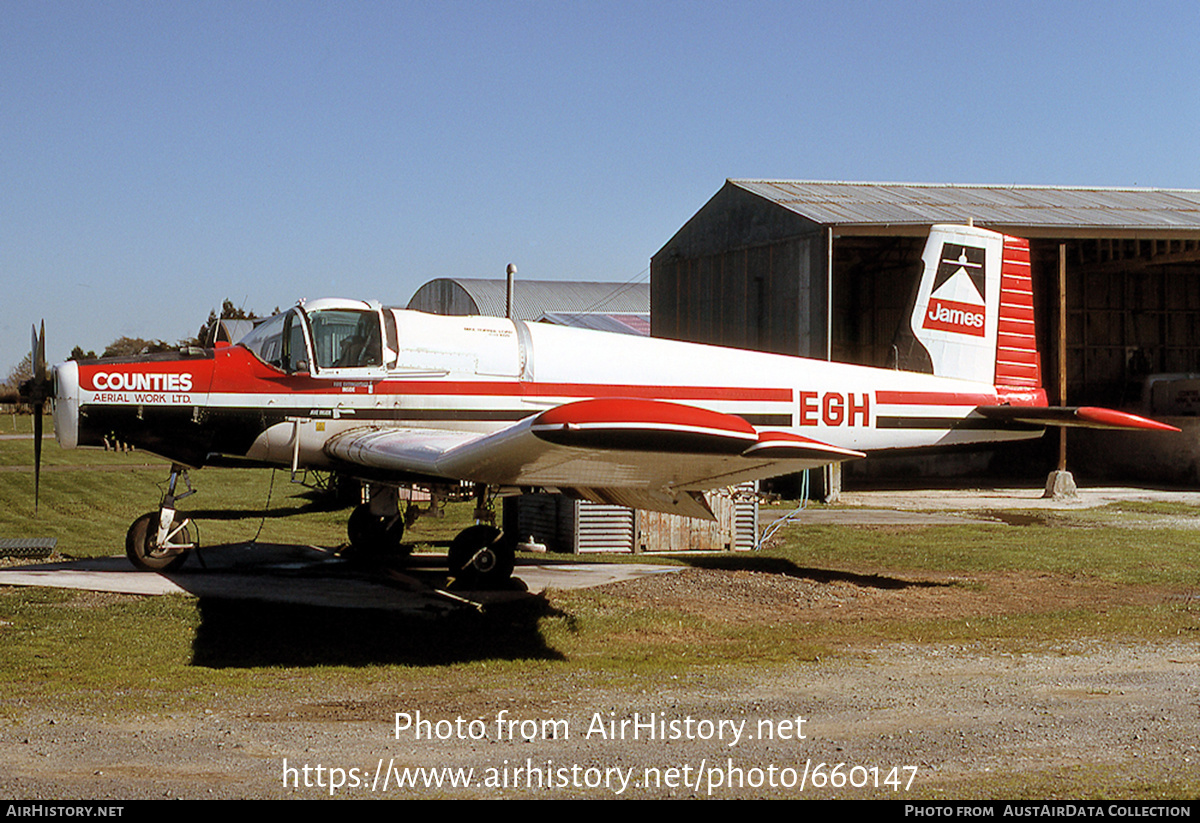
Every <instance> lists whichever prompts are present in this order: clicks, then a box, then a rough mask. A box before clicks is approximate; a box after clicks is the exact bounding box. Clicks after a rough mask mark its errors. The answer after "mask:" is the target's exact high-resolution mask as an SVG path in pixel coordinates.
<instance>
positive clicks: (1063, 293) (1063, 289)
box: [1058, 243, 1067, 472]
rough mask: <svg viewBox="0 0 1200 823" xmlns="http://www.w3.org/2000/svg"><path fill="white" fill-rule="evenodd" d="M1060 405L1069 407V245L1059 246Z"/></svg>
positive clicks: (1061, 449)
mask: <svg viewBox="0 0 1200 823" xmlns="http://www.w3.org/2000/svg"><path fill="white" fill-rule="evenodd" d="M1058 405H1060V406H1065V405H1067V244H1066V243H1059V244H1058ZM1058 470H1059V471H1060V472H1061V471H1066V470H1067V429H1066V427H1065V426H1064V427H1061V428H1059V430H1058Z"/></svg>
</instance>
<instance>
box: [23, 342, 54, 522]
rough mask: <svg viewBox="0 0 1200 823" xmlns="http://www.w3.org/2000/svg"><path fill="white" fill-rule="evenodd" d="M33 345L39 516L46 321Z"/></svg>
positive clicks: (30, 391) (29, 393)
mask: <svg viewBox="0 0 1200 823" xmlns="http://www.w3.org/2000/svg"><path fill="white" fill-rule="evenodd" d="M31 331H32V336H33V345H32V351H31V352H30V358H29V359H30V365H31V366H32V367H33V377H32V378H30V380H29V382H28V384H26V385H27V388H28V391H27V400H28V402H29V405H30V408H32V409H33V513H34V514H37V510H38V501H39V498H40V496H41V487H42V416H43V415H44V414H45V412H46V397H47V395H48V394H49V392H47V391H46V384H47V382H48V381H47V379H46V321H45V320H43V321H42V328H41V332H40V333H39V331H38V327H37V326H33V327H32V329H31Z"/></svg>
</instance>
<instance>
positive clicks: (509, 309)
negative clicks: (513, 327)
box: [504, 263, 517, 320]
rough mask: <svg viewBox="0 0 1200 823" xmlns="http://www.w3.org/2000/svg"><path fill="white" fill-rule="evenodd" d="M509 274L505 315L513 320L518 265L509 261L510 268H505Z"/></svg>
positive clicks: (505, 294) (505, 296)
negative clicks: (514, 290)
mask: <svg viewBox="0 0 1200 823" xmlns="http://www.w3.org/2000/svg"><path fill="white" fill-rule="evenodd" d="M504 272H505V274H507V275H508V283H507V290H506V291H505V293H504V316H505V317H507V318H508V319H509V320H512V316H513V279H514V278H515V277H516V276H517V265H516V264H515V263H509V264H508V268H506V269H505V270H504Z"/></svg>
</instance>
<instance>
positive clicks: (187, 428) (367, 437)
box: [23, 226, 1174, 582]
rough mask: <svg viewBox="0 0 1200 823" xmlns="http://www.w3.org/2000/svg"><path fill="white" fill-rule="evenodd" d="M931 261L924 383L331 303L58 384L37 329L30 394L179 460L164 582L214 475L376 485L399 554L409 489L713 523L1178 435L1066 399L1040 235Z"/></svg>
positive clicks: (140, 552)
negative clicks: (1039, 266)
mask: <svg viewBox="0 0 1200 823" xmlns="http://www.w3.org/2000/svg"><path fill="white" fill-rule="evenodd" d="M923 266H924V272H923V275H922V279H921V283H920V287H919V291H918V295H917V299H916V304H915V307H914V309H913V312H912V315H911V317H910V319H909V323H908V325H909V326H910V328H911V332H912V340H911V344H910V346H909V352H908V353H909V354H910V355H913V356H915V358H910V361H912V362H918V363H919V364H921V365H920V370H919V371H907V372H906V371H897V370H889V369H877V368H868V367H864V366H852V365H844V364H839V363H831V362H825V361H817V360H810V359H804V358H798V357H787V356H782V355H774V354H764V353H759V352H751V351H743V350H735V349H726V348H718V347H713V346H704V345H699V344H693V343H683V342H678V341H670V340H658V339H649V338H638V337H631V336H626V335H617V334H606V333H603V332H595V331H584V330H578V329H570V328H563V327H559V326H551V325H546V324H540V323H527V322H523V321H520V320H506V319H501V318H494V317H443V316H434V315H429V314H423V313H419V312H414V311H407V310H402V309H396V308H388V307H384V306H382V305H380V304H378V303H375V302H362V301H357V300H342V299H321V300H312V301H307V302H301V303H300V304H298V305H296V306H294V307H293V308H291V309H289V310H287V311H285V312H283V313H281V314H278V315H276V316H274V317H272V318H270V319H268V320H266V321H264V322H262V323H261V324H259V325H258V326H257V327H256V328H255V329H254V330H253V331H252V332H250V333H249V334H248V335H247V336H246V337H244V338H243V339H242V340H241V341H240V342H239V343H238V344H237V345H233V346H222V347H218V348H216V349H204V350H200V351H197V352H195V353H188V354H159V355H147V356H141V357H135V358H122V359H101V360H92V361H81V362H67V363H63V364H61V365H58V366H55V367H54V368H53V370H52V371H48V370H47V368H46V364H45V357H44V345H45V344H44V331H43V333H42V334H40V335H39V334H38V333H37V332H36V330H35V334H34V355H33V363H34V375H33V378H32V379H31V380H29V381H28V382H27V383H26V384H25V386H24V391H23V394H24V395H25V397H26V398H27V399H28V401H29V402H31V403H32V404H33V405H34V406H35V410H36V411H37V412H38V414H37V415H35V421H37V422H36V423H35V426H37V428H38V431H37V434H38V435H39V438H38V439H36V440H35V443H37V444H38V446H37V447H35V448H40V421H41V408H42V406H43V404H44V403H45V402H46V400H50V401H51V403H52V405H53V413H54V426H55V434H56V436H57V438H58V442H59V444H60V445H62V446H63V447H64V448H69V449H73V448H76V447H80V446H103V445H104V444H105V442H106V440H107V441H118V442H123V443H128V444H131V445H133V446H135V447H137V448H141V449H144V450H146V451H149V452H152V453H154V454H157V455H160V456H161V457H163V458H165V459H166V460H169V461H170V462H171V472H170V480H169V486H168V491H167V493H166V495H165V496H164V498H163V500H162V501H161V503H160V505H159V508H158V510H157V511H153V512H150V513H149V514H146V515H143V516H142V517H140V518H138V519H137V520H136V521H134V523H133V524H132V526H131V527H130V529H129V533H128V536H127V540H126V550H127V554H128V556H129V558H130V560H131V561H132V562H133V563H134V565H135V566H137V567H139V568H142V569H146V570H152V571H161V570H170V569H174V568H177V567H179V566H180V565H181V564H182V563H183V562H184V559H185V558H186V556H187V553H188V551H189V550H190V549H191V548H193V544H192V542H191V539H190V536H189V535H190V532H189V529H188V526H189V521H188V520H187V518H186V517H184V516H183V515H181V514H180V513H179V512H178V511H177V510H176V506H175V504H176V501H177V499H178V497H182V496H183V495H178V496H177V495H176V490H177V489H176V483H177V481H178V480H179V479H180V478H181V477H184V478H185V479H186V474H185V473H186V471H187V469H189V468H193V469H195V468H200V467H203V466H205V465H214V464H224V465H229V464H231V463H232V464H238V465H255V466H261V465H271V466H283V467H291V469H292V471H293V472H295V471H297V470H300V469H323V470H333V471H337V472H339V473H343V474H346V475H350V476H354V477H357V478H359V479H361V480H363V481H365V482H366V483H367V489H368V492H369V495H368V496H369V502H367V503H364V504H362V505H361V506H359V507H358V508H356V509H354V511H353V513H352V514H351V515H350V519H349V524H348V532H349V538H350V543H351V545H352V547H354V548H355V549H356V550H359V551H362V552H377V551H385V550H389V549H395V548H396V547H398V546H399V544H400V540H401V537H402V535H403V531H404V526H405V521H404V516H403V514H402V513H401V511H400V508H399V502H398V501H399V495H398V489H399V487H400V486H402V485H406V484H413V483H418V484H429V485H436V484H448V483H458V482H463V481H466V482H468V483H471V484H474V487H475V490H476V494H477V499H478V501H479V503H480V504H483V503H485V501H486V500H487V499H488V494H489V493H490V492H499V493H515V492H520V491H530V490H534V489H536V490H555V491H559V492H562V493H565V494H570V495H574V496H576V497H579V498H584V499H588V500H593V501H597V502H605V503H614V504H621V505H625V506H630V507H633V508H642V509H650V510H655V511H664V512H670V513H673V514H680V515H685V516H689V517H708V518H711V517H712V513H711V511H710V509H709V508H708V506H707V504H706V503H705V500H704V497H703V495H702V492H704V491H705V490H710V489H715V488H720V487H726V486H732V485H736V484H739V483H743V482H745V481H748V480H756V479H761V478H767V477H773V476H777V475H782V474H790V473H794V472H798V471H801V470H804V469H809V468H815V467H819V466H823V465H826V464H828V463H832V462H837V461H843V460H849V459H853V458H861V457H865V456H866V453H868V452H872V451H877V450H883V449H904V448H914V447H929V446H950V445H962V444H969V443H979V442H986V441H1004V440H1013V439H1021V438H1030V437H1037V436H1040V435H1041V433H1042V431H1043V429H1044V427H1045V426H1048V425H1052V426H1072V425H1075V426H1092V427H1107V428H1130V429H1147V430H1174V428H1173V427H1171V426H1167V425H1165V424H1162V423H1158V422H1155V421H1152V420H1148V419H1146V418H1143V417H1138V416H1136V415H1131V414H1127V413H1124V412H1118V411H1113V410H1107V409H1097V408H1088V407H1081V408H1067V407H1049V406H1047V401H1046V393H1045V391H1044V390H1043V388H1042V385H1041V373H1040V365H1039V360H1038V352H1037V347H1036V342H1035V336H1034V321H1033V294H1032V288H1031V280H1030V263H1029V245H1028V242H1027V241H1025V240H1023V239H1020V238H1015V237H1008V236H1005V235H1001V234H997V233H995V232H992V231H988V230H985V229H982V228H978V227H974V226H934V227H933V229H932V230H931V233H930V236H929V240H928V243H927V245H926V247H925V252H924V256H923ZM35 461H40V452H39V453H38V454H37V455H36V456H35ZM36 482H37V480H36V479H35V483H36ZM450 565H451V573H452V574H453V575H455V576H457V577H459V578H463V579H473V580H475V581H477V582H489V581H495V580H503V579H506V578H507V577H508V576H509V575H510V574H511V572H512V569H513V549H512V543H511V541H508V540H506V539H505V538H504V536H503V535H502V534H501V533H500V532H499V530H498V529H496V528H495V527H493V526H491V525H487V524H485V523H480V524H478V525H475V526H472V527H469V528H467V529H466V530H464V531H463V532H462V533H461V534H459V536H458V537H457V538H456V539H455V540H454V541H453V543H452V545H451V548H450Z"/></svg>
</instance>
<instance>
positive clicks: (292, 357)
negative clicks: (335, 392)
mask: <svg viewBox="0 0 1200 823" xmlns="http://www.w3.org/2000/svg"><path fill="white" fill-rule="evenodd" d="M385 315H388V316H390V315H391V312H381V311H380V308H379V306H378V305H377V304H376V305H372V304H369V303H363V302H360V301H357V300H331V299H325V300H315V301H313V302H311V303H308V304H303V305H300V306H296V307H295V308H292V309H289V310H288V311H286V312H284V313H282V314H277V315H275V316H274V317H272V318H270V319H268V320H266V321H264V322H262V323H260V324H259V325H258V326H257V327H256V328H255V329H254V330H253V331H251V332H250V333H249V334H247V335H246V336H245V337H243V338H242V339H241V341H240V343H239V345H241V346H244V347H245V348H247V349H249V350H250V351H251V352H252V353H253V354H254V355H255V356H256V357H258V359H259V360H261V361H263V362H264V363H266V364H267V365H268V366H274V367H275V368H277V369H281V370H282V371H285V372H303V371H308V372H312V373H314V374H319V373H321V372H330V371H331V370H336V371H337V373H339V374H340V373H342V372H341V370H342V369H367V370H372V369H379V368H381V367H382V366H383V365H384V353H385V352H384V338H383V333H382V332H383V321H384V316H385ZM389 319H392V323H391V325H390V327H389V332H390V333H389V335H388V340H389V342H390V341H391V340H392V339H393V338H395V336H396V333H395V331H394V329H395V320H394V318H389ZM306 326H307V334H306ZM394 346H395V344H394V343H392V347H393V348H394ZM392 359H393V360H394V359H395V356H394V355H392ZM314 366H315V368H314Z"/></svg>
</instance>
